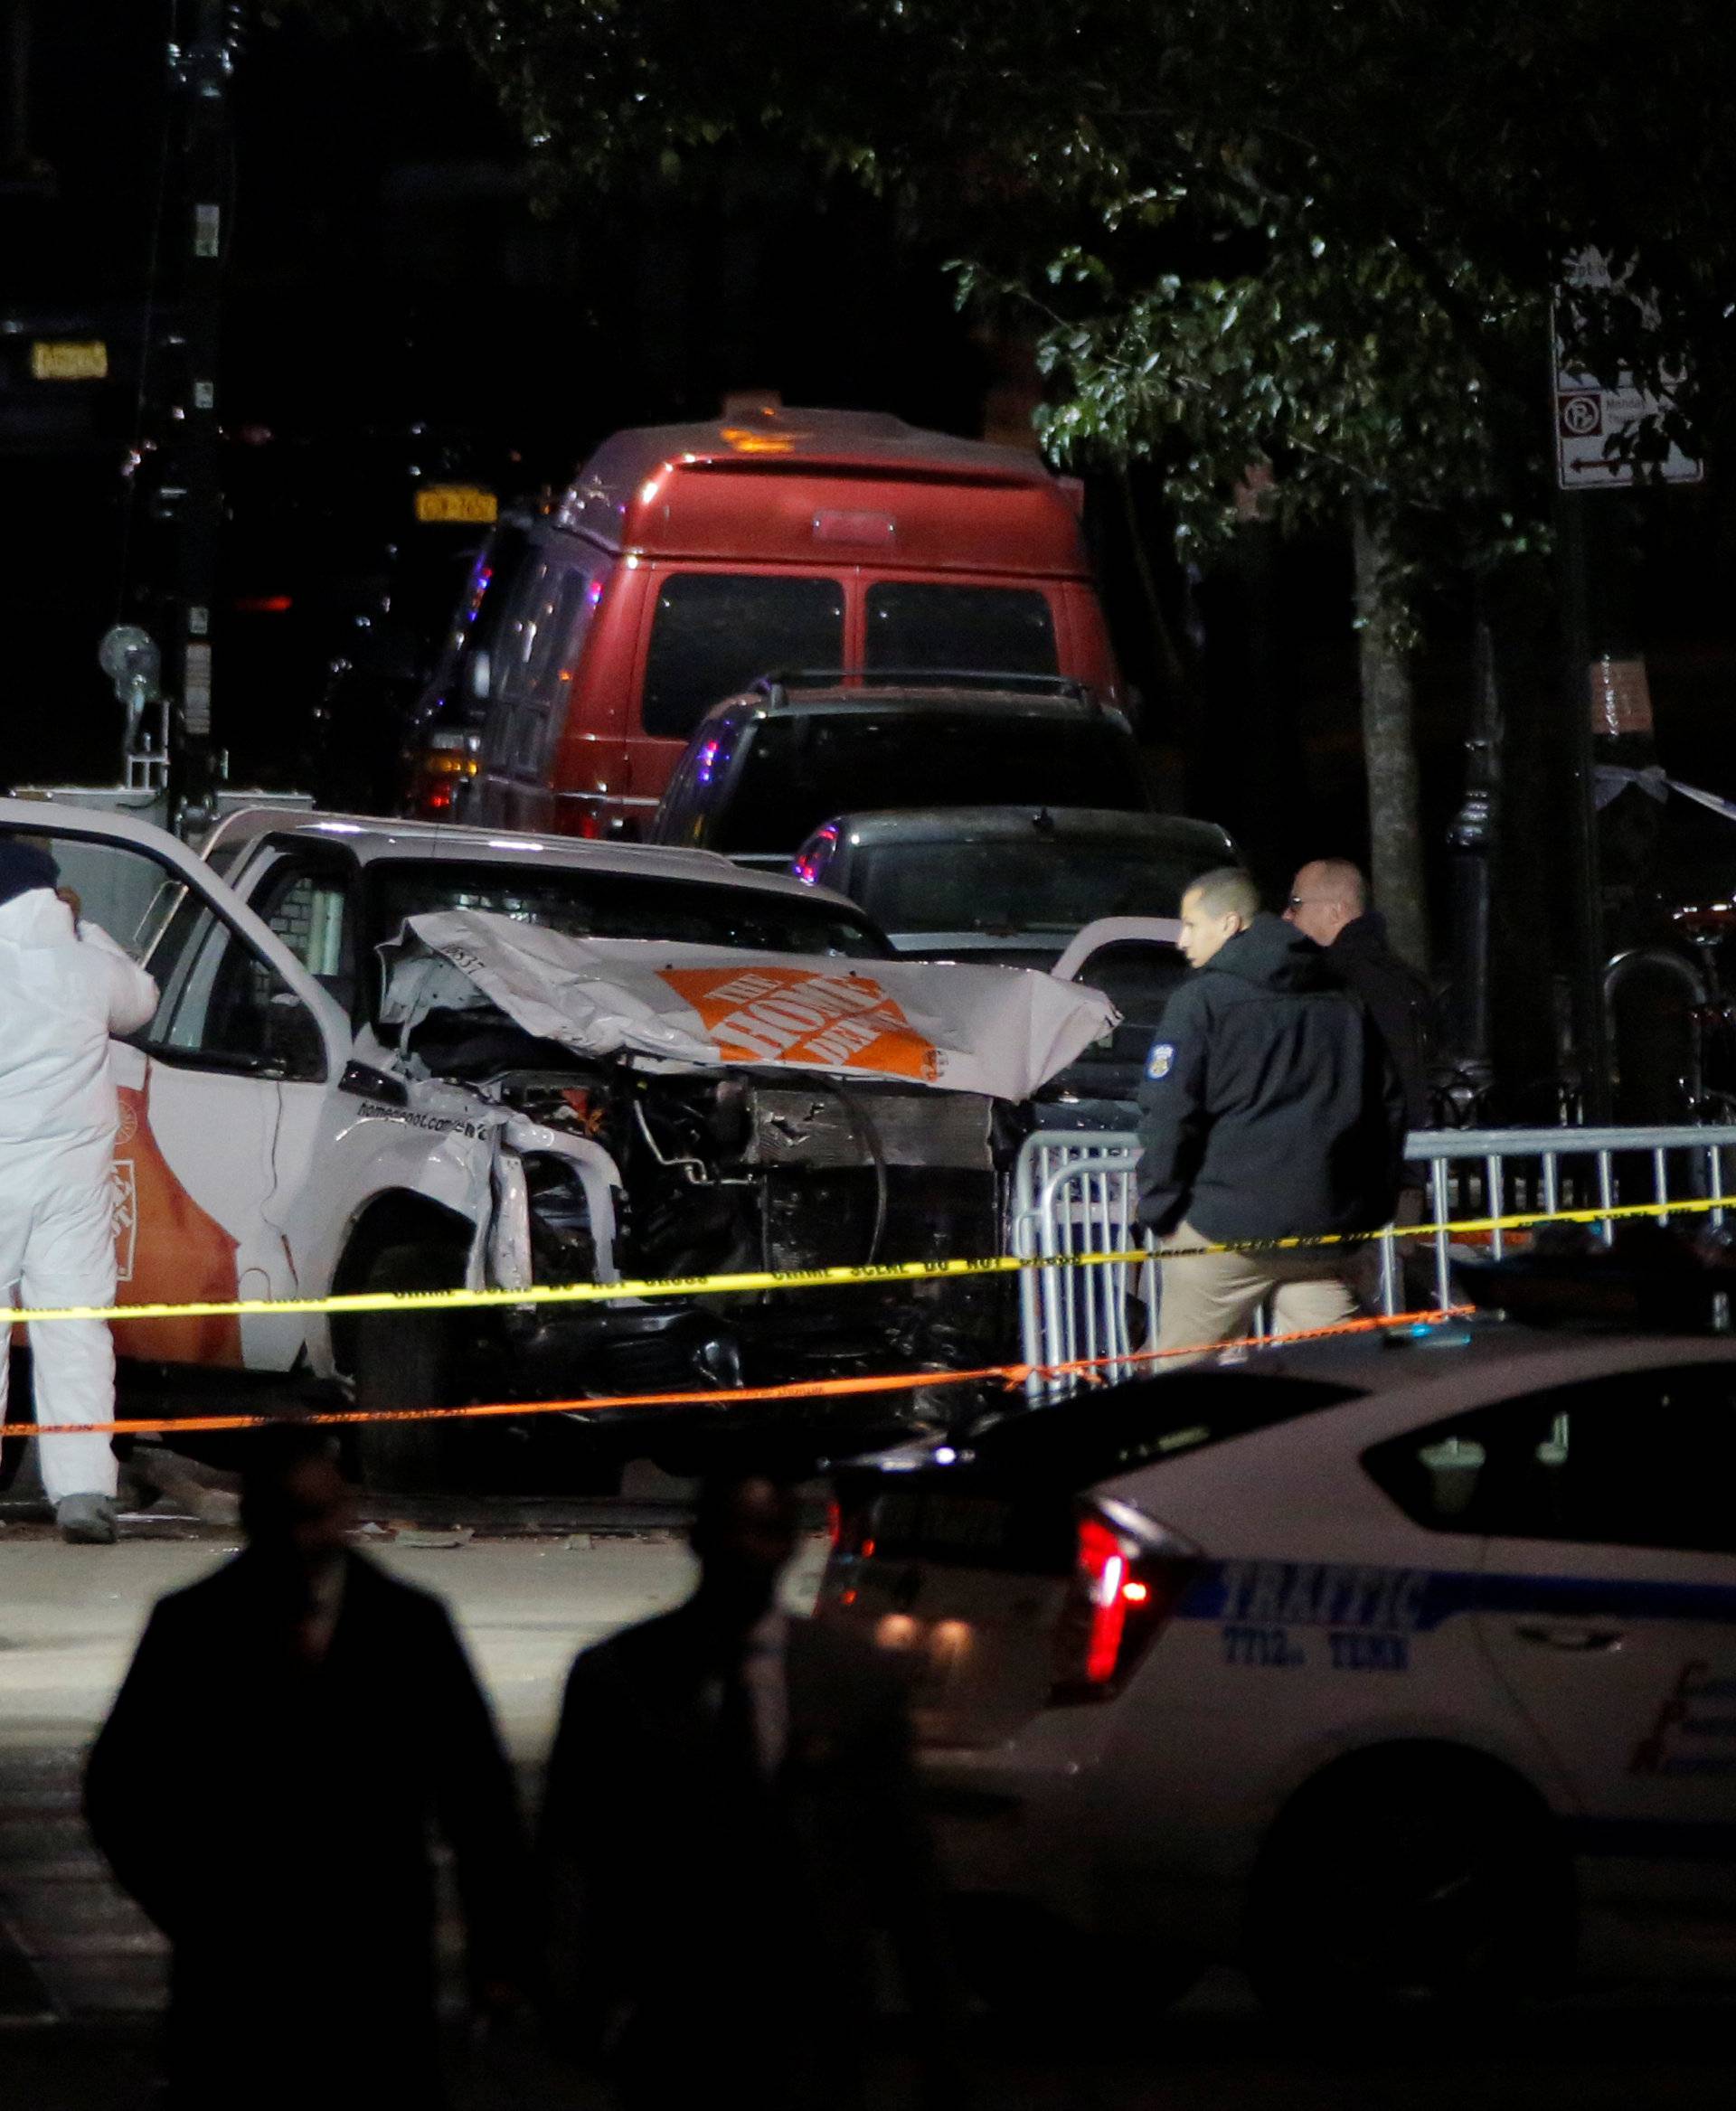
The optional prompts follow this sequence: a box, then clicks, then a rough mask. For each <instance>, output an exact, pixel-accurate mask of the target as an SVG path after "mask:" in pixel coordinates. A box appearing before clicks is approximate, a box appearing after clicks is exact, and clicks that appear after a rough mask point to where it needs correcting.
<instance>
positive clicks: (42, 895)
mask: <svg viewBox="0 0 1736 2111" xmlns="http://www.w3.org/2000/svg"><path fill="white" fill-rule="evenodd" d="M59 880H60V872H59V870H58V868H57V867H56V865H55V863H54V861H53V859H52V857H51V856H50V855H49V854H48V853H47V852H46V851H44V850H42V849H39V848H38V847H37V846H36V845H35V844H33V843H26V842H22V841H20V840H19V839H18V838H16V837H4V836H0V1421H4V1419H5V1407H6V1351H7V1347H8V1345H9V1343H10V1337H11V1333H12V1329H11V1326H10V1324H4V1312H5V1309H6V1308H7V1307H10V1306H12V1305H18V1304H23V1305H25V1306H33V1305H34V1306H42V1305H112V1304H113V1302H114V1296H115V1228H114V1172H113V1166H114V1149H115V1126H116V1121H117V1118H118V1113H117V1103H116V1098H115V1086H114V1079H113V1078H112V1076H111V1075H110V1072H109V1035H110V1034H111V1033H131V1032H135V1031H136V1030H137V1028H139V1027H141V1026H143V1025H145V1024H146V1022H147V1021H148V1020H149V1019H150V1017H151V1014H152V1013H154V1012H155V1011H156V984H155V983H154V982H153V981H152V980H151V978H150V976H149V975H146V972H145V970H144V969H143V968H142V967H137V966H134V964H133V962H132V961H130V960H129V959H128V958H127V956H126V954H124V953H123V952H122V951H121V949H120V947H118V946H117V945H116V944H115V942H114V940H113V939H112V938H109V935H108V934H107V932H105V931H101V930H99V929H98V928H97V927H96V925H94V924H90V923H83V922H80V921H79V920H78V919H77V918H76V917H75V915H74V912H73V910H72V909H71V906H70V905H69V903H68V902H67V900H64V899H63V898H62V897H61V894H60V893H59V892H58V891H57V887H58V882H59ZM31 1350H32V1360H33V1364H34V1368H35V1382H36V1420H37V1423H38V1425H39V1426H40V1427H41V1428H42V1429H44V1430H48V1429H52V1428H55V1427H56V1426H57V1425H60V1424H64V1423H72V1422H108V1421H112V1420H113V1419H114V1413H115V1349H114V1343H113V1340H112V1339H111V1337H110V1335H109V1327H108V1324H107V1323H106V1322H105V1321H103V1320H93V1319H61V1320H52V1321H47V1322H44V1323H43V1324H42V1325H41V1326H35V1327H33V1328H32V1329H31ZM39 1441H40V1442H41V1445H42V1485H43V1487H44V1489H45V1490H46V1491H47V1494H48V1499H49V1501H50V1502H51V1503H52V1504H53V1505H54V1514H55V1518H56V1520H57V1521H58V1522H59V1524H60V1527H61V1533H62V1535H63V1536H64V1537H65V1538H66V1539H69V1540H72V1541H82V1542H84V1543H87V1544H91V1545H99V1546H107V1545H110V1544H112V1542H113V1541H114V1537H115V1490H116V1468H115V1455H114V1450H113V1447H112V1446H111V1445H110V1443H109V1438H108V1437H104V1436H101V1435H98V1434H90V1435H87V1436H81V1437H80V1436H68V1437H47V1436H45V1437H42V1438H41V1439H40V1440H39Z"/></svg>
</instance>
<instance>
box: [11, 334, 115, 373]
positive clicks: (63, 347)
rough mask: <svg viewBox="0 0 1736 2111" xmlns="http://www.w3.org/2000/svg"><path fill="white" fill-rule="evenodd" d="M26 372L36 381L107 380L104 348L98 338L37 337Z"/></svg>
mask: <svg viewBox="0 0 1736 2111" xmlns="http://www.w3.org/2000/svg"><path fill="white" fill-rule="evenodd" d="M30 372H31V378H32V380H33V381H38V382H101V381H107V380H108V378H109V347H108V346H107V345H106V344H104V343H103V342H102V340H101V338H100V337H92V338H89V339H85V340H80V341H75V340H72V339H70V338H55V337H39V338H37V340H36V341H35V343H34V344H33V345H32V346H31V348H30Z"/></svg>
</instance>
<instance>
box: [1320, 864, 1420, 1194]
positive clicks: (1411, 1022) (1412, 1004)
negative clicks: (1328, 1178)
mask: <svg viewBox="0 0 1736 2111" xmlns="http://www.w3.org/2000/svg"><path fill="white" fill-rule="evenodd" d="M1284 920H1285V922H1286V923H1288V924H1294V925H1295V927H1296V928H1297V930H1298V931H1302V932H1304V933H1306V935H1307V937H1308V938H1312V939H1313V940H1314V942H1315V944H1316V946H1324V947H1326V958H1327V960H1328V961H1329V962H1330V964H1331V966H1333V967H1334V968H1335V970H1336V972H1337V973H1338V974H1339V975H1342V976H1343V977H1344V982H1345V983H1346V984H1347V985H1348V986H1349V987H1350V988H1351V989H1353V990H1354V991H1355V993H1356V994H1357V995H1358V996H1359V997H1360V998H1361V999H1362V1000H1363V1004H1366V1005H1367V1006H1368V1011H1369V1016H1370V1017H1371V1018H1372V1019H1373V1022H1374V1023H1375V1025H1376V1026H1377V1027H1378V1028H1379V1029H1380V1033H1381V1039H1382V1041H1384V1042H1385V1043H1386V1052H1387V1053H1388V1054H1389V1055H1390V1056H1391V1057H1392V1064H1393V1068H1394V1069H1395V1070H1397V1071H1398V1073H1399V1083H1400V1085H1401V1087H1402V1088H1403V1090H1404V1118H1405V1123H1406V1126H1408V1127H1410V1128H1413V1129H1426V1128H1428V1127H1429V1126H1431V1122H1430V1116H1431V1107H1430V1103H1429V1060H1430V1058H1431V1056H1432V1055H1433V1052H1434V1049H1435V1047H1436V1045H1437V1043H1438V1041H1439V1029H1440V1012H1439V1005H1438V1004H1436V1002H1435V993H1434V992H1433V990H1431V989H1430V988H1429V985H1428V983H1427V982H1426V981H1424V979H1423V977H1422V976H1421V975H1419V974H1418V973H1417V971H1416V969H1415V968H1414V967H1412V966H1411V963H1410V962H1409V961H1408V960H1401V958H1400V957H1399V956H1398V955H1397V954H1396V953H1395V952H1394V951H1393V950H1392V946H1391V944H1390V943H1389V942H1388V939H1387V936H1386V919H1385V918H1384V917H1383V916H1382V914H1381V912H1380V911H1379V909H1371V908H1370V907H1369V906H1368V882H1367V881H1365V880H1364V879H1363V875H1362V873H1361V872H1359V871H1358V870H1357V868H1356V867H1355V866H1354V865H1353V864H1352V863H1351V862H1350V861H1349V859H1348V858H1316V859H1315V860H1314V861H1313V862H1312V863H1310V864H1307V865H1304V866H1303V868H1302V870H1301V871H1300V872H1298V873H1297V875H1296V878H1295V880H1294V881H1292V882H1291V884H1290V899H1289V901H1288V905H1287V906H1286V908H1285V910H1284ZM1421 1180H1422V1174H1421V1173H1420V1170H1418V1171H1416V1172H1414V1173H1411V1174H1409V1175H1408V1178H1407V1184H1410V1183H1412V1182H1414V1183H1415V1184H1417V1185H1420V1184H1421Z"/></svg>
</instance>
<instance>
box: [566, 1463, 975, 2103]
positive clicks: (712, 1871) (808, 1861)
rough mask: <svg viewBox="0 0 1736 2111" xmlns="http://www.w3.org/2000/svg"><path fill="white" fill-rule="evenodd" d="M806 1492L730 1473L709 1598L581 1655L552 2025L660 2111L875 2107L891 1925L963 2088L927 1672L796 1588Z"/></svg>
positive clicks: (708, 1560) (575, 1672)
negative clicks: (792, 1594)
mask: <svg viewBox="0 0 1736 2111" xmlns="http://www.w3.org/2000/svg"><path fill="white" fill-rule="evenodd" d="M796 1538H797V1504H796V1499H795V1496H794V1494H793V1493H792V1492H791V1491H790V1490H789V1489H788V1488H787V1487H783V1486H780V1485H778V1484H776V1483H774V1482H772V1481H770V1480H768V1479H763V1478H758V1477H745V1478H734V1479H731V1480H727V1481H721V1482H716V1483H712V1484H707V1486H706V1488H705V1490H704V1491H703V1494H702V1498H701V1502H700V1505H699V1510H698V1513H697V1516H696V1517H695V1520H694V1523H693V1551H694V1552H695V1554H697V1556H698V1557H699V1562H700V1579H699V1583H698V1586H697V1588H695V1589H694V1591H693V1596H692V1597H689V1598H688V1599H687V1600H686V1602H685V1603H684V1604H683V1605H681V1606H679V1607H676V1608H675V1611H674V1612H671V1613H666V1614H665V1615H663V1616H662V1617H660V1618H658V1619H654V1620H647V1621H646V1622H645V1623H644V1624H643V1625H642V1626H636V1627H630V1628H628V1629H627V1631H626V1632H625V1633H624V1634H620V1635H616V1636H614V1637H613V1638H612V1639H611V1640H609V1641H608V1642H605V1643H602V1644H600V1645H599V1646H598V1647H596V1648H593V1649H589V1650H587V1651H585V1652H584V1653H583V1654H582V1655H580V1658H579V1659H578V1661H577V1663H575V1664H574V1665H573V1668H572V1673H571V1677H570V1679H569V1680H568V1682H567V1692H566V1699H565V1701H564V1704H563V1706H562V1709H561V1725H560V1729H559V1732H558V1734H557V1736H556V1739H555V1745H554V1750H553V1754H552V1758H551V1760H550V1764H549V1775H548V1786H547V1791H546V1797H545V1802H544V1806H543V1812H542V1834H541V1841H540V1847H541V1852H542V1858H543V1874H544V1878H545V1881H546V1883H547V1885H548V1890H549V1897H550V1906H551V1930H550V1932H551V1946H550V1950H551V1954H550V1984H551V1988H552V1994H551V2007H552V2022H553V2025H554V2028H555V2030H556V2031H557V2034H558V2035H560V2036H561V2037H563V2038H564V2039H565V2040H567V2041H568V2045H569V2049H570V2050H574V2051H577V2052H579V2053H580V2055H581V2056H584V2057H588V2058H590V2059H600V2060H601V2061H602V2062H603V2063H604V2064H605V2065H606V2067H607V2068H608V2069H609V2072H610V2074H611V2076H612V2078H613V2079H614V2081H615V2083H616V2086H617V2087H618V2090H619V2092H620V2096H621V2098H622V2100H623V2101H624V2102H625V2103H627V2104H628V2105H630V2106H644V2107H646V2111H650V2107H652V2106H657V2107H662V2106H677V2105H679V2106H683V2107H684V2111H691V2107H692V2106H695V2105H703V2104H706V2103H712V2102H727V2101H731V2100H734V2099H736V2098H740V2099H741V2100H744V2101H751V2102H752V2103H754V2105H755V2106H757V2111H770V2107H771V2106H778V2111H785V2107H787V2106H809V2105H813V2106H821V2105H824V2106H828V2107H832V2106H835V2107H838V2111H847V2107H848V2106H851V2105H853V2104H859V2103H860V2102H861V2101H862V2096H861V2090H862V2087H863V2059H864V2040H865V2032H866V2028H867V2025H868V2023H869V2021H870V2020H871V2013H872V2007H873V1992H874V1970H873V1966H874V1955H875V1953H874V1930H875V1929H876V1928H877V1927H878V1928H881V1929H883V1930H885V1931H886V1933H887V1934H888V1935H889V1936H890V1937H891V1938H892V1944H893V1947H894V1950H895V1953H896V1955H897V1957H898V1960H899V1963H900V1965H901V1972H902V1976H903V1979H904V1983H905V1987H906V1991H907V1993H908V1995H909V1998H910V2005H911V2007H912V2009H913V2010H914V2012H916V2014H917V2017H918V2019H919V2022H920V2023H921V2024H922V2025H923V2026H925V2042H926V2050H927V2055H928V2057H927V2067H926V2072H927V2079H928V2082H929V2087H930V2090H931V2091H932V2090H933V2089H935V2088H936V2087H938V2086H939V2084H940V2083H941V2081H942V2079H943V2078H946V2079H948V2080H949V2079H950V2076H949V2070H948V2063H947V2059H946V2049H947V2045H948V2021H949V2017H950V2010H951V2000H950V1991H949V1982H948V1975H947V1972H946V1969H945V1966H944V1964H943V1962H942V1958H941V1952H940V1946H939V1942H938V1939H937V1924H938V1914H937V1911H936V1895H935V1879H934V1874H933V1866H932V1862H931V1860H930V1855H929V1842H928V1838H927V1833H926V1830H925V1827H924V1824H923V1822H922V1819H921V1815H920V1809H919V1805H918V1802H917V1795H916V1785H915V1776H914V1770H913V1767H912V1766H911V1760H910V1729H909V1723H908V1718H907V1713H906V1708H905V1701H904V1688H903V1681H902V1678H901V1674H900V1673H899V1672H898V1671H897V1669H896V1668H895V1667H894V1665H893V1663H892V1662H890V1661H889V1660H888V1659H886V1658H884V1657H883V1656H882V1655H880V1654H877V1653H876V1652H874V1651H873V1650H871V1649H869V1648H867V1647H866V1646H865V1645H862V1644H860V1643H858V1642H856V1641H855V1640H854V1638H852V1637H849V1636H845V1635H840V1634H838V1633H836V1632H835V1631H834V1630H832V1629H830V1628H828V1627H826V1626H822V1625H821V1624H819V1623H818V1622H816V1621H813V1620H807V1619H800V1618H796V1617H792V1616H789V1615H788V1614H786V1613H785V1612H783V1611H782V1610H781V1609H780V1607H778V1603H777V1596H776V1594H777V1587H778V1578H779V1576H780V1575H781V1573H782V1571H783V1569H784V1568H785V1565H786V1564H787V1563H788V1560H789V1557H790V1554H791V1552H792V1551H793V1550H794V1547H795V1544H796Z"/></svg>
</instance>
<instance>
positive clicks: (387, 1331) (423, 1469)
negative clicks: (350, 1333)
mask: <svg viewBox="0 0 1736 2111" xmlns="http://www.w3.org/2000/svg"><path fill="white" fill-rule="evenodd" d="M462 1270H463V1264H462V1262H461V1261H459V1260H458V1258H457V1257H456V1256H455V1255H453V1254H451V1253H447V1252H443V1251H442V1250H441V1249H439V1247H435V1246H389V1247H387V1248H386V1249H384V1251H383V1252H382V1253H381V1254H379V1255H378V1256H377V1257H376V1258H375V1259H374V1262H373V1267H372V1268H369V1270H368V1273H367V1277H366V1280H365V1282H364V1283H363V1288H364V1289H367V1290H449V1289H450V1288H451V1287H452V1286H453V1284H454V1282H455V1281H456V1279H457V1278H458V1276H459V1275H460V1274H461V1273H462ZM461 1390H462V1388H461V1387H460V1384H459V1382H458V1337H457V1334H456V1330H455V1329H454V1326H453V1324H452V1315H451V1314H450V1313H448V1312H391V1313H384V1312H379V1313H364V1314H363V1315H360V1317H359V1319H358V1322H357V1329H356V1349H355V1371H354V1394H355V1404H356V1406H357V1407H358V1408H359V1409H363V1410H364V1411H366V1410H372V1409H383V1408H450V1407H456V1406H458V1404H459V1394H460V1391H461ZM459 1435H460V1433H459V1431H458V1429H457V1428H455V1427H454V1425H453V1424H451V1423H449V1422H363V1423H360V1424H358V1425H357V1426H356V1431H355V1451H356V1461H357V1464H358V1465H359V1466H360V1468H361V1473H362V1484H363V1487H365V1488H369V1489H372V1490H373V1491H374V1492H376V1493H381V1494H394V1495H401V1494H411V1493H414V1492H416V1491H420V1490H424V1489H434V1490H439V1489H443V1488H445V1487H447V1486H448V1484H449V1483H450V1481H451V1479H452V1476H453V1470H454V1468H455V1466H456V1465H457V1462H458V1456H459V1446H458V1437H459Z"/></svg>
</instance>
